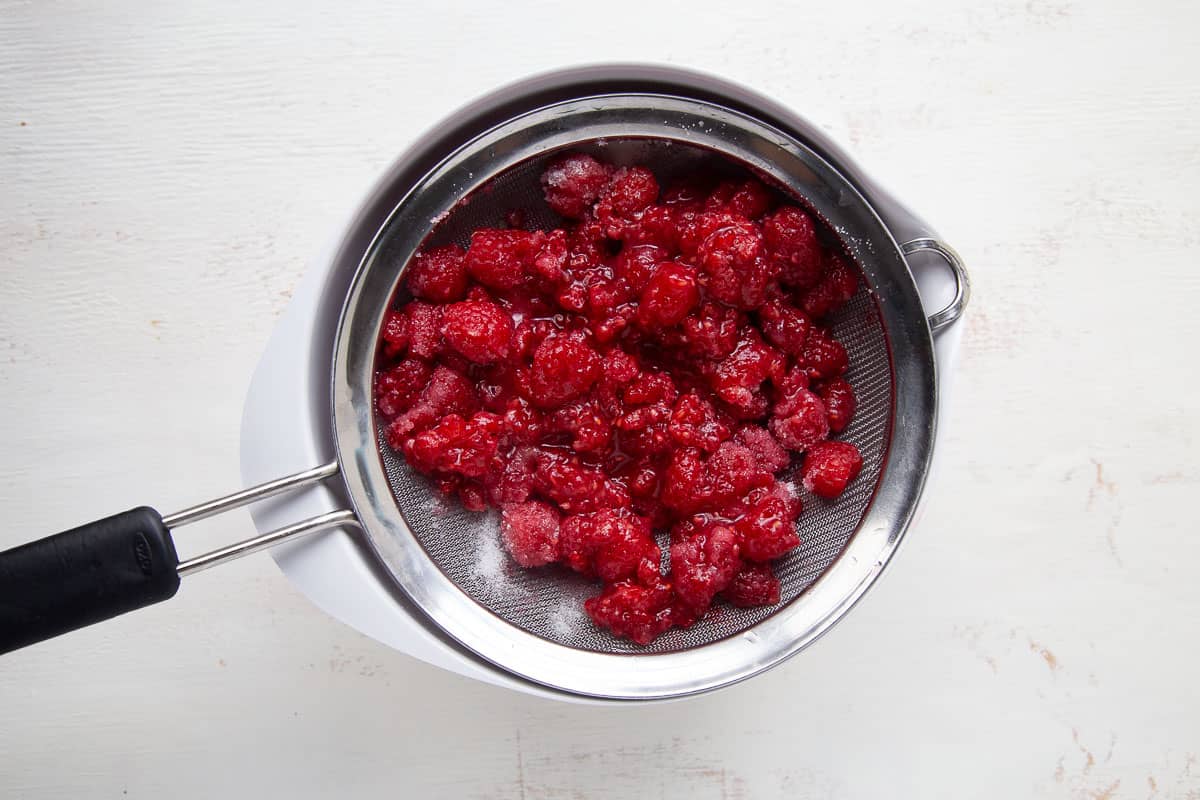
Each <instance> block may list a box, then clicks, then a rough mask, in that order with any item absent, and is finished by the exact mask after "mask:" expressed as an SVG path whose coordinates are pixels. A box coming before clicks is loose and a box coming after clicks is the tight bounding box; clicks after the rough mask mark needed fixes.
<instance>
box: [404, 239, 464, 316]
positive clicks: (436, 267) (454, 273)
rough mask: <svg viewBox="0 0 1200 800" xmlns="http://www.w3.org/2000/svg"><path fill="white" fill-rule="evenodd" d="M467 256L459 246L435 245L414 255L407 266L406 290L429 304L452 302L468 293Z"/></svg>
mask: <svg viewBox="0 0 1200 800" xmlns="http://www.w3.org/2000/svg"><path fill="white" fill-rule="evenodd" d="M464 255H466V254H465V253H464V252H463V249H462V248H461V247H459V246H458V245H448V246H446V247H436V248H434V249H433V250H428V251H425V252H423V253H420V254H418V255H417V257H416V258H414V259H413V262H412V266H411V267H409V269H408V275H407V281H408V290H409V291H410V292H412V293H413V297H419V298H421V299H422V300H428V301H429V302H431V303H453V302H454V301H455V300H461V299H462V298H463V296H464V295H465V294H466V293H467V267H466V264H465V263H464V261H463V256H464Z"/></svg>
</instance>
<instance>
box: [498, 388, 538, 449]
mask: <svg viewBox="0 0 1200 800" xmlns="http://www.w3.org/2000/svg"><path fill="white" fill-rule="evenodd" d="M504 427H505V429H506V430H507V431H508V435H509V439H510V440H511V441H513V442H515V443H517V444H533V443H534V442H536V441H537V440H538V439H540V438H541V436H542V432H543V431H544V430H545V420H544V419H543V417H542V413H541V412H540V411H538V410H537V409H536V408H534V407H533V406H531V405H530V404H529V401H527V400H526V399H525V398H524V397H514V398H512V399H511V400H509V401H508V404H507V407H506V408H505V410H504Z"/></svg>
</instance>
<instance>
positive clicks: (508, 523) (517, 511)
mask: <svg viewBox="0 0 1200 800" xmlns="http://www.w3.org/2000/svg"><path fill="white" fill-rule="evenodd" d="M561 522H562V515H561V514H559V513H558V512H557V511H556V510H555V509H554V508H553V507H552V506H550V505H547V504H546V503H543V502H541V501H540V500H530V501H529V502H527V503H515V504H513V505H509V506H505V507H504V510H503V513H502V516H501V519H500V534H501V536H502V537H503V539H504V547H505V549H507V550H508V552H509V554H510V555H511V556H512V557H513V561H516V562H517V563H518V564H520V565H521V566H522V567H540V566H542V565H543V564H549V563H551V562H554V561H557V560H558V537H559V526H560V524H561Z"/></svg>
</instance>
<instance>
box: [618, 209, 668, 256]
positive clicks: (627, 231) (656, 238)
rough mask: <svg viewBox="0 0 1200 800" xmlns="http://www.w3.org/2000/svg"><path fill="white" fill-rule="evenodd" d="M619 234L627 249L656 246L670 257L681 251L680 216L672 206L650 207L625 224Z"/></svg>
mask: <svg viewBox="0 0 1200 800" xmlns="http://www.w3.org/2000/svg"><path fill="white" fill-rule="evenodd" d="M618 233H619V236H618V238H619V239H620V240H621V241H622V242H624V243H625V246H626V247H630V246H638V245H647V244H649V245H655V246H657V247H661V248H662V249H664V250H666V251H667V257H670V256H671V255H674V254H675V252H676V251H677V250H678V249H679V214H678V213H677V212H676V211H675V209H673V208H671V207H670V206H650V207H649V208H647V209H646V210H645V211H642V212H641V213H640V214H638V215H637V217H636V218H635V219H632V220H629V221H627V222H625V223H624V224H623V225H622V226H621V229H620V231H619V232H618Z"/></svg>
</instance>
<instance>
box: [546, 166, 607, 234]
mask: <svg viewBox="0 0 1200 800" xmlns="http://www.w3.org/2000/svg"><path fill="white" fill-rule="evenodd" d="M611 173H612V169H611V167H608V166H606V165H604V164H601V163H600V162H599V161H597V160H596V159H594V158H592V157H591V156H589V155H584V154H582V153H572V154H569V155H565V156H561V157H559V158H557V159H555V160H554V161H553V162H551V164H550V166H549V167H547V169H546V171H545V172H543V173H542V191H543V192H544V193H545V196H546V205H548V206H550V208H552V209H554V210H555V211H556V212H557V213H559V214H561V215H562V216H564V217H567V218H569V219H583V217H584V215H585V214H586V213H587V211H588V209H590V208H591V206H592V203H594V202H595V201H596V198H597V197H599V196H600V192H602V191H603V190H604V187H606V186H607V185H608V180H609V176H610V175H611Z"/></svg>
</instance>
